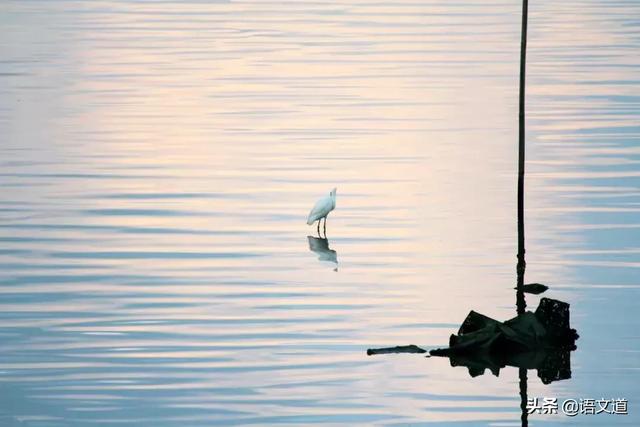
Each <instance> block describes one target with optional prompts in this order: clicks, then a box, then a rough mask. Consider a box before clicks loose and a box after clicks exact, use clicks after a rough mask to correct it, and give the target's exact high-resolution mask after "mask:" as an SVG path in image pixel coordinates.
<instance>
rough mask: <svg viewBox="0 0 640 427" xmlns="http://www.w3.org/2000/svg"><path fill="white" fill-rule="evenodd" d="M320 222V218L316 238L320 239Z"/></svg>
mask: <svg viewBox="0 0 640 427" xmlns="http://www.w3.org/2000/svg"><path fill="white" fill-rule="evenodd" d="M320 221H322V218H320V219H319V220H318V237H320Z"/></svg>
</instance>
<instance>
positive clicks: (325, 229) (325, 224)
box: [324, 216, 327, 239]
mask: <svg viewBox="0 0 640 427" xmlns="http://www.w3.org/2000/svg"><path fill="white" fill-rule="evenodd" d="M324 238H325V239H326V238H327V217H326V216H325V217H324Z"/></svg>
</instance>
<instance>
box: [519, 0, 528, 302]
mask: <svg viewBox="0 0 640 427" xmlns="http://www.w3.org/2000/svg"><path fill="white" fill-rule="evenodd" d="M528 9H529V2H528V0H523V1H522V32H521V40H520V103H519V132H518V266H517V272H518V284H517V287H518V292H519V293H520V292H522V286H523V285H524V270H525V268H526V265H527V263H526V262H525V258H524V253H525V250H524V160H525V132H524V125H525V121H524V118H525V116H524V112H525V78H526V71H527V65H526V64H527V19H528ZM523 305H524V304H523ZM518 308H519V311H520V307H518ZM522 310H523V311H524V307H522Z"/></svg>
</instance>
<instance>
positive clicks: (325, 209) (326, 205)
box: [307, 197, 332, 224]
mask: <svg viewBox="0 0 640 427" xmlns="http://www.w3.org/2000/svg"><path fill="white" fill-rule="evenodd" d="M331 206H332V203H331V198H330V197H323V198H322V199H320V200H318V201H317V202H316V204H315V205H314V206H313V209H311V212H309V217H308V218H307V224H313V222H314V221H317V220H319V219H320V218H322V217H324V216H326V215H327V214H328V213H329V212H331Z"/></svg>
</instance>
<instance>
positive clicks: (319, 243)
mask: <svg viewBox="0 0 640 427" xmlns="http://www.w3.org/2000/svg"><path fill="white" fill-rule="evenodd" d="M307 240H308V241H309V250H310V251H311V252H313V253H315V254H317V255H318V260H319V261H327V262H331V263H333V264H335V268H334V269H333V271H338V253H337V252H336V251H334V250H333V249H331V248H330V247H329V239H325V238H323V237H313V236H307Z"/></svg>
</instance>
